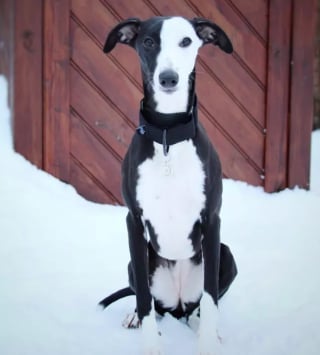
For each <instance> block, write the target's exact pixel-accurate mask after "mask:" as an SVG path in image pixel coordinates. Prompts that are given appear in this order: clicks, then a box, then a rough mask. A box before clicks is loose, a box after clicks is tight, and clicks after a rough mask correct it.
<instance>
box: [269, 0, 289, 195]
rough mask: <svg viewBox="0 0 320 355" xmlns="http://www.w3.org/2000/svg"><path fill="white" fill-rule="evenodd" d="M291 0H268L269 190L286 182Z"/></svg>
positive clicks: (275, 188)
mask: <svg viewBox="0 0 320 355" xmlns="http://www.w3.org/2000/svg"><path fill="white" fill-rule="evenodd" d="M291 11H292V4H291V0H270V2H269V39H268V41H269V44H268V78H267V85H268V87H267V106H266V146H265V185H264V189H265V191H267V192H274V191H279V190H281V189H283V188H285V187H286V184H287V147H288V144H287V142H288V137H287V130H288V116H289V112H288V107H289V80H290V76H289V73H290V42H291V39H290V36H291Z"/></svg>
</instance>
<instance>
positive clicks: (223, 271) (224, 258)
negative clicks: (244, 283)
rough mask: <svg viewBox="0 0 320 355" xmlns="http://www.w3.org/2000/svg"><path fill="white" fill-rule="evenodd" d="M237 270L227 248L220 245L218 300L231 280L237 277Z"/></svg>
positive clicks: (226, 289)
mask: <svg viewBox="0 0 320 355" xmlns="http://www.w3.org/2000/svg"><path fill="white" fill-rule="evenodd" d="M237 273H238V270H237V265H236V262H235V260H234V257H233V255H232V253H231V250H230V249H229V247H228V246H227V245H225V244H223V243H221V244H220V269H219V298H221V297H222V296H223V295H224V294H225V293H226V292H227V291H228V289H229V287H230V285H231V284H232V282H233V280H234V279H235V277H236V276H237Z"/></svg>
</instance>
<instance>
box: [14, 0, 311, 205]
mask: <svg viewBox="0 0 320 355" xmlns="http://www.w3.org/2000/svg"><path fill="white" fill-rule="evenodd" d="M15 3H16V8H17V4H18V7H19V11H15V12H14V15H15V146H16V149H17V150H18V151H19V152H21V153H22V154H24V155H25V156H26V157H27V158H28V159H30V160H31V161H33V162H34V163H35V164H37V165H38V166H39V167H41V168H43V169H45V170H46V171H48V172H50V173H52V174H53V175H55V176H57V177H58V178H60V179H62V180H64V181H66V182H69V183H71V184H73V185H74V186H75V187H76V188H77V190H78V191H79V192H80V193H81V194H82V195H84V196H85V197H87V198H89V199H91V200H94V201H98V202H106V203H121V192H120V166H121V161H122V159H123V156H124V154H125V152H126V149H127V147H128V144H129V142H130V139H131V136H132V134H133V133H134V130H135V127H136V126H137V120H138V103H139V100H140V99H141V97H142V89H141V81H140V68H139V64H138V58H137V56H136V54H135V53H134V51H133V50H132V49H129V48H128V47H125V46H117V47H116V49H115V50H114V51H113V52H112V53H111V54H110V55H108V56H106V55H104V53H103V52H102V46H103V43H104V40H105V37H106V34H107V33H108V31H109V30H110V29H111V28H112V27H113V26H114V25H115V24H116V23H117V22H118V21H120V20H121V19H124V18H127V17H132V16H135V17H137V16H138V17H140V18H141V19H145V18H148V17H150V16H154V15H182V16H186V17H190V18H192V17H196V16H197V17H198V16H201V17H208V18H210V19H212V20H214V21H215V22H216V23H217V24H219V25H220V26H221V27H222V28H223V29H224V30H225V31H226V32H227V34H228V35H229V37H230V38H231V40H232V42H233V45H234V49H235V51H234V53H233V54H232V55H231V56H228V55H226V54H225V53H222V52H220V51H219V50H218V49H217V48H215V47H213V46H211V47H209V46H206V47H205V48H203V49H201V53H200V57H199V60H198V63H197V68H196V70H197V92H198V97H199V101H200V105H199V107H200V120H201V121H202V123H203V124H204V126H205V128H206V129H207V132H208V134H209V135H210V138H211V140H212V142H213V144H214V145H215V146H216V148H217V150H218V152H219V154H220V157H221V160H222V164H223V172H224V174H225V176H226V177H229V178H234V179H238V180H242V181H247V182H249V183H251V184H253V185H257V186H263V187H264V189H265V190H266V191H269V192H272V191H278V190H280V189H283V188H285V187H287V186H289V187H293V186H295V185H298V186H301V187H305V188H307V187H308V181H309V155H310V154H309V152H310V133H311V126H312V75H313V68H312V58H313V39H314V28H315V12H314V10H315V0H310V1H306V2H305V1H299V0H270V1H266V0H255V1H251V0H237V1H234V0H215V1H213V0H212V1H207V0H184V1H179V2H172V1H165V0H133V1H130V2H129V1H125V0H72V1H71V0H47V1H45V2H42V1H40V0H16V1H15ZM31 4H32V6H31ZM17 98H19V100H17ZM26 113H28V114H26Z"/></svg>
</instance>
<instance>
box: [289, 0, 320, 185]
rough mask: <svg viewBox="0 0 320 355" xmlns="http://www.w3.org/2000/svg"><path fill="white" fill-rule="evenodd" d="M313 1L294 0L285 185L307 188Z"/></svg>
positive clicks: (313, 35) (311, 98) (311, 103)
mask: <svg viewBox="0 0 320 355" xmlns="http://www.w3.org/2000/svg"><path fill="white" fill-rule="evenodd" d="M315 27H316V0H308V1H301V0H293V26H292V28H293V34H292V72H291V103H290V111H291V115H290V130H289V163H288V166H289V167H288V169H289V170H288V186H289V187H294V186H299V187H302V188H309V173H310V142H311V131H312V122H313V59H314V48H315V47H314V46H315V43H314V42H315Z"/></svg>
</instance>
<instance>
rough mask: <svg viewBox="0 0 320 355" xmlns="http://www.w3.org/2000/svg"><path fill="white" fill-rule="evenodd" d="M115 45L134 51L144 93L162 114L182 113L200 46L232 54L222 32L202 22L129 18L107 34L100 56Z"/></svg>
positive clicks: (175, 18) (169, 18)
mask: <svg viewBox="0 0 320 355" xmlns="http://www.w3.org/2000/svg"><path fill="white" fill-rule="evenodd" d="M117 43H123V44H127V45H129V46H131V47H133V48H135V49H136V51H137V53H138V55H139V57H140V62H141V68H142V76H143V81H144V88H145V91H147V92H148V93H149V94H150V93H152V96H153V100H154V102H155V105H156V107H155V108H156V110H157V111H160V112H163V113H170V112H172V111H174V112H177V111H185V110H186V107H187V103H188V93H189V90H190V83H191V82H192V81H193V80H192V79H193V73H194V67H195V61H196V57H197V54H198V50H199V48H200V47H201V46H203V45H205V44H209V43H211V44H213V45H216V46H218V47H219V48H220V49H222V50H223V51H224V52H226V53H232V51H233V47H232V44H231V41H230V39H229V38H228V36H227V35H226V34H225V32H224V31H223V30H222V29H221V28H220V27H219V26H217V25H216V24H214V23H213V22H211V21H209V20H206V19H202V18H196V19H193V20H187V19H185V18H182V17H154V18H151V19H149V20H146V21H140V20H139V19H137V18H131V19H128V20H126V21H123V22H121V23H119V24H118V25H117V26H116V27H115V28H114V29H113V30H112V31H111V32H110V33H109V35H108V37H107V39H106V42H105V45H104V52H105V53H108V52H110V51H111V50H112V49H113V48H114V47H115V46H116V44H117ZM171 106H174V107H171Z"/></svg>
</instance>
